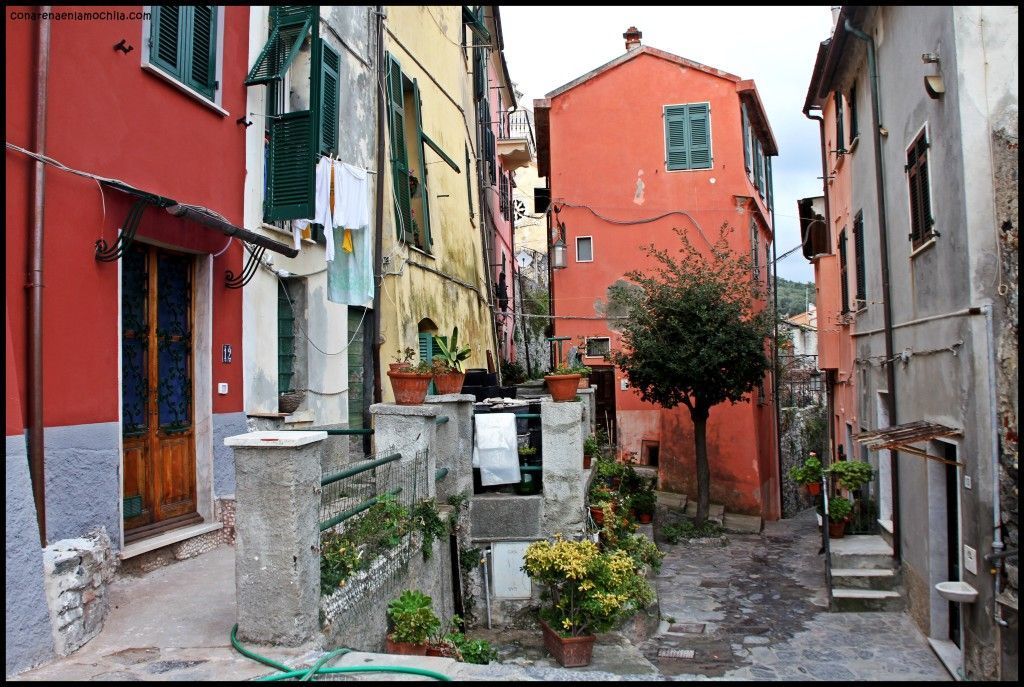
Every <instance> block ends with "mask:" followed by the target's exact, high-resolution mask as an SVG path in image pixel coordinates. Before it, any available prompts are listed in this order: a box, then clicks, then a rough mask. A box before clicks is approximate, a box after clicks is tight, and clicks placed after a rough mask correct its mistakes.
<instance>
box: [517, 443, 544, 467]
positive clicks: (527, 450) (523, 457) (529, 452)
mask: <svg viewBox="0 0 1024 687" xmlns="http://www.w3.org/2000/svg"><path fill="white" fill-rule="evenodd" d="M519 458H520V461H519V462H520V463H521V464H523V465H539V464H540V461H539V460H537V449H536V448H534V447H533V446H520V447H519Z"/></svg>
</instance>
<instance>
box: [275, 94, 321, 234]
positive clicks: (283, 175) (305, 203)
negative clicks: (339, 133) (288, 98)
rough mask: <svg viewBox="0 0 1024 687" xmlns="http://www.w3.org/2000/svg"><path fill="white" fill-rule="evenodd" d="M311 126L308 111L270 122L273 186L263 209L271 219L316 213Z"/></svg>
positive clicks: (287, 115)
mask: <svg viewBox="0 0 1024 687" xmlns="http://www.w3.org/2000/svg"><path fill="white" fill-rule="evenodd" d="M312 127H313V122H312V116H311V113H310V112H309V110H305V111H302V112H290V113H288V114H284V115H281V116H280V118H279V119H276V120H274V121H273V123H272V124H271V125H270V160H269V164H270V170H269V186H270V189H269V191H268V193H267V199H266V203H265V208H264V216H265V218H266V219H267V220H268V221H275V220H282V219H303V218H310V217H312V216H313V210H314V207H313V187H314V183H313V182H314V177H315V165H314V154H313V153H314V151H313V147H312V140H313V139H312Z"/></svg>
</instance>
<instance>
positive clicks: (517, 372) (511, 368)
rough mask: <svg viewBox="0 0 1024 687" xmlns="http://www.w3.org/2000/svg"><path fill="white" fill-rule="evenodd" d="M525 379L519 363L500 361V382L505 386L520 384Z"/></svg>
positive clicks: (524, 372) (524, 370)
mask: <svg viewBox="0 0 1024 687" xmlns="http://www.w3.org/2000/svg"><path fill="white" fill-rule="evenodd" d="M526 379H527V377H526V369H525V368H524V367H523V366H522V365H521V364H520V363H519V362H509V361H507V360H502V361H501V380H502V382H504V383H505V384H522V383H523V382H525V381H526Z"/></svg>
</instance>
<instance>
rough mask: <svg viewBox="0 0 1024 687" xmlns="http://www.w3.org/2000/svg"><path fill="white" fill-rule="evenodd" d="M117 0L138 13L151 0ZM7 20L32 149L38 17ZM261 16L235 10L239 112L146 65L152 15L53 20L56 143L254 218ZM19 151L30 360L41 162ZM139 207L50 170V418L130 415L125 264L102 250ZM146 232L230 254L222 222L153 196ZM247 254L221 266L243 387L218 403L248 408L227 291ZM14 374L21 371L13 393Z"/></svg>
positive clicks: (143, 180)
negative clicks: (247, 190) (249, 109)
mask: <svg viewBox="0 0 1024 687" xmlns="http://www.w3.org/2000/svg"><path fill="white" fill-rule="evenodd" d="M59 9H61V10H64V9H74V8H59ZM89 9H92V10H95V9H97V8H89ZM116 9H117V11H120V12H129V11H133V10H141V7H118V8H116ZM6 22H7V25H6V30H7V45H6V77H7V100H6V115H7V140H8V141H9V142H12V143H15V144H17V145H20V146H22V147H24V148H27V149H31V148H32V147H33V140H34V125H33V121H34V103H35V95H34V91H35V60H36V53H37V49H36V42H37V30H38V24H37V23H36V22H33V21H14V20H12V19H11V18H10V13H8V14H7V18H6ZM248 24H249V9H248V7H228V8H227V9H226V11H225V22H224V33H223V76H222V82H223V84H224V88H223V99H222V107H223V109H225V110H227V111H228V112H229V114H228V115H227V116H224V115H221V114H220V113H218V112H216V111H214V110H212V109H211V108H209V107H207V106H205V105H203V104H201V103H199V102H198V101H197V100H195V99H193V98H192V97H190V96H188V95H186V94H184V93H182V92H181V91H179V90H177V89H176V88H174V87H173V86H172V85H170V84H169V83H167V82H166V81H164V80H162V79H161V78H159V77H157V76H155V75H153V74H151V73H148V72H147V71H145V70H143V69H142V67H141V54H142V45H143V27H142V20H141V19H133V20H124V21H54V22H51V24H50V30H51V49H50V51H49V82H48V89H47V91H48V103H47V114H46V123H47V137H46V154H47V155H49V156H50V157H53V158H55V159H57V160H59V161H60V162H62V163H64V164H66V165H68V166H69V167H72V168H75V169H79V170H83V171H87V172H91V173H94V174H98V175H102V176H107V177H114V178H117V179H120V180H122V181H124V182H126V183H128V184H130V185H132V186H135V187H137V188H141V189H144V190H147V191H152V192H155V193H158V194H161V195H165V196H169V197H171V198H175V199H177V200H179V201H183V202H187V203H191V204H196V205H203V206H206V207H209V208H211V209H213V210H216V211H217V212H219V213H220V214H222V215H224V216H225V217H226V218H227V219H228V220H230V221H231V222H232V223H234V224H236V225H239V226H241V225H242V203H243V182H244V179H245V151H244V138H245V134H244V129H243V128H242V127H241V126H240V125H238V124H237V123H236V122H235V120H236V119H237V118H238V117H240V116H241V115H242V114H244V112H245V96H246V94H245V88H244V87H243V86H242V81H243V80H244V78H245V75H246V72H247V66H248V65H247V62H248ZM122 38H123V39H126V40H127V42H128V44H130V45H132V46H134V50H132V51H131V52H130V53H128V54H127V55H125V54H123V53H121V52H118V51H115V50H113V49H112V48H113V46H114V45H115V44H116V43H118V42H119V41H120V40H121V39H122ZM6 154H7V161H6V172H7V189H6V190H7V197H6V201H7V202H6V223H7V257H6V267H7V276H6V286H7V299H6V305H7V309H8V319H9V322H10V328H11V339H12V344H13V346H12V347H13V352H14V361H15V364H16V365H17V366H19V367H21V366H22V365H23V364H24V360H25V354H26V335H25V332H26V328H27V324H26V322H27V319H26V317H27V316H26V297H25V289H24V284H25V282H26V265H27V263H26V261H27V241H28V232H29V230H30V228H31V226H30V225H31V203H32V195H31V194H32V188H31V178H32V167H33V163H32V161H31V160H30V159H29V158H27V157H26V156H24V155H22V154H20V153H17V152H14V151H11V150H7V153H6ZM104 203H105V211H104ZM130 206H131V199H130V198H129V197H128V196H125V195H124V194H121V193H119V192H116V191H106V192H105V193H104V194H103V195H102V196H101V192H100V190H99V188H98V185H97V182H95V181H94V180H91V179H86V178H83V177H79V176H75V175H72V174H69V173H66V172H63V171H60V170H58V169H56V168H54V167H52V166H48V167H47V170H46V198H45V211H44V221H45V226H44V232H45V238H44V251H43V264H44V267H43V269H44V278H43V280H44V284H45V288H44V308H43V312H44V318H43V327H44V349H43V360H44V403H45V408H44V416H45V424H46V425H47V426H55V425H74V424H85V423H95V422H112V421H116V420H117V419H118V417H119V409H118V386H117V385H118V374H117V372H118V365H119V361H118V339H119V334H120V333H119V329H118V310H119V304H118V296H117V294H118V265H117V263H102V262H98V261H96V260H95V259H94V243H95V241H96V240H97V239H99V238H105V239H106V240H107V241H108V243H110V242H113V241H114V239H115V238H116V236H117V227H118V226H119V225H120V223H121V222H123V221H124V218H125V216H126V214H127V212H128V209H129V208H130ZM104 212H105V216H104ZM139 236H140V237H149V238H153V239H157V240H160V241H162V242H163V243H166V244H168V245H170V246H171V247H174V248H179V249H187V250H192V251H197V252H200V253H215V252H217V251H220V250H221V249H222V248H223V247H224V245H225V242H226V237H225V236H224V235H222V234H220V233H218V232H215V231H213V230H210V229H207V228H205V227H201V226H198V225H195V224H193V223H189V222H183V221H181V220H178V219H175V218H172V217H170V216H169V215H167V213H166V212H164V211H163V210H158V209H156V208H153V207H150V208H148V209H147V210H146V213H145V215H144V219H143V221H142V224H141V225H140V229H139ZM241 253H242V248H241V246H240V245H239V243H238V242H237V241H236V242H234V244H233V245H232V246H231V247H230V248H229V249H228V250H227V251H225V252H224V253H223V254H222V255H221V256H220V257H218V258H216V259H215V260H214V265H213V271H214V286H213V347H212V348H213V350H212V352H211V355H212V358H213V379H214V382H217V381H226V382H229V384H230V390H231V393H230V394H228V395H227V396H219V395H216V394H215V395H214V396H213V410H214V412H215V413H223V412H232V411H241V410H242V362H241V352H242V345H241V344H242V336H241V328H242V317H241V308H242V298H241V297H242V294H241V292H240V290H230V289H226V288H225V287H224V282H223V275H224V271H225V270H227V269H231V270H233V271H234V272H235V273H238V271H239V270H240V268H241V264H242V263H241ZM224 343H230V344H233V348H234V353H235V354H234V362H233V363H231V364H230V365H224V364H222V363H220V347H221V344H224ZM197 353H198V352H197ZM13 383H14V379H13V378H12V377H11V375H10V374H8V382H7V384H8V393H9V394H10V386H11V385H12V384H13ZM17 384H18V395H19V397H20V399H21V401H22V403H23V404H24V402H25V400H26V396H25V393H26V389H25V384H26V380H25V376H24V374H23V373H19V375H17ZM8 424H9V425H10V422H8ZM8 431H10V427H8Z"/></svg>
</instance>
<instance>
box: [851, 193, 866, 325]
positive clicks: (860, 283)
mask: <svg viewBox="0 0 1024 687" xmlns="http://www.w3.org/2000/svg"><path fill="white" fill-rule="evenodd" d="M865 262H866V261H865V255H864V211H863V210H858V211H857V214H855V215H854V216H853V269H854V296H853V310H855V311H859V310H863V309H864V308H866V307H867V298H868V296H867V291H868V288H867V274H866V272H865Z"/></svg>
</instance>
